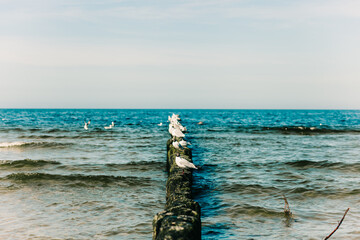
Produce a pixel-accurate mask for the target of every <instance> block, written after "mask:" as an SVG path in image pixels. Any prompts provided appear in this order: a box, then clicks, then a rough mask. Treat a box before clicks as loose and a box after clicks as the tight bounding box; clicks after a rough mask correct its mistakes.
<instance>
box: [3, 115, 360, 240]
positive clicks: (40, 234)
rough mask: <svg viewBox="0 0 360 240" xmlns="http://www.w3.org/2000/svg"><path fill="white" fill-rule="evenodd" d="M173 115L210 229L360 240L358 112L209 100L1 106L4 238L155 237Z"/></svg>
mask: <svg viewBox="0 0 360 240" xmlns="http://www.w3.org/2000/svg"><path fill="white" fill-rule="evenodd" d="M173 113H175V114H180V117H181V119H182V121H181V123H182V125H183V126H185V127H187V129H188V132H187V133H186V139H187V140H188V141H190V142H191V143H192V145H191V146H190V147H191V148H192V152H193V161H194V163H195V164H196V165H197V166H200V168H199V169H198V170H195V171H194V172H193V176H194V177H193V192H192V195H193V198H194V200H195V201H197V202H199V204H200V206H201V215H202V216H201V220H202V239H236V240H238V239H324V238H325V237H326V236H328V235H329V234H330V233H331V232H332V231H333V230H334V229H335V228H336V227H337V226H338V224H339V222H340V220H341V219H342V218H343V216H344V214H345V211H346V210H347V209H348V208H350V210H349V211H348V213H347V215H346V216H345V217H344V219H343V221H342V223H341V225H340V226H339V228H338V229H337V231H336V232H335V233H334V234H333V236H332V237H331V239H334V240H335V239H360V207H359V206H360V111H359V110H203V109H202V110H193V109H191V110H190V109H185V110H182V109H174V110H171V109H0V239H151V238H152V220H153V217H154V216H155V214H157V213H158V212H160V211H162V210H163V209H164V206H165V202H166V199H165V191H166V189H165V185H166V180H167V172H166V141H167V140H168V139H169V138H170V135H169V133H168V122H167V119H168V116H169V115H171V114H173ZM89 121H90V124H89V125H88V129H87V130H86V129H84V122H89ZM200 121H201V122H203V124H198V123H199V122H200ZM112 122H114V124H115V126H114V127H113V128H109V129H105V128H104V127H105V126H109V125H111V123H112ZM160 123H162V125H161V124H160ZM159 125H161V126H159ZM284 199H287V201H288V204H289V207H290V210H291V212H292V214H291V215H289V214H285V213H284V207H285V200H284Z"/></svg>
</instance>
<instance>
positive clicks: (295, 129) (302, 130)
mask: <svg viewBox="0 0 360 240" xmlns="http://www.w3.org/2000/svg"><path fill="white" fill-rule="evenodd" d="M261 130H262V131H265V132H266V131H278V132H280V133H283V134H301V135H311V134H339V133H346V134H360V129H352V128H329V127H326V126H322V127H307V126H282V127H263V128H262V129H261Z"/></svg>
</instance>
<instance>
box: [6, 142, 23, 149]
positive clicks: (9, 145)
mask: <svg viewBox="0 0 360 240" xmlns="http://www.w3.org/2000/svg"><path fill="white" fill-rule="evenodd" d="M25 144H27V143H26V142H2V143H0V148H7V147H18V146H22V145H25Z"/></svg>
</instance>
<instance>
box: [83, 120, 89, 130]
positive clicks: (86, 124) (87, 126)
mask: <svg viewBox="0 0 360 240" xmlns="http://www.w3.org/2000/svg"><path fill="white" fill-rule="evenodd" d="M84 123H85V124H84V129H85V130H88V129H89V125H90V120H89V121H88V122H86V121H84Z"/></svg>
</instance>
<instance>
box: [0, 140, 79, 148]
mask: <svg viewBox="0 0 360 240" xmlns="http://www.w3.org/2000/svg"><path fill="white" fill-rule="evenodd" d="M69 145H72V143H59V142H21V141H19V142H2V143H0V148H26V147H30V148H66V147H67V146H69Z"/></svg>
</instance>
